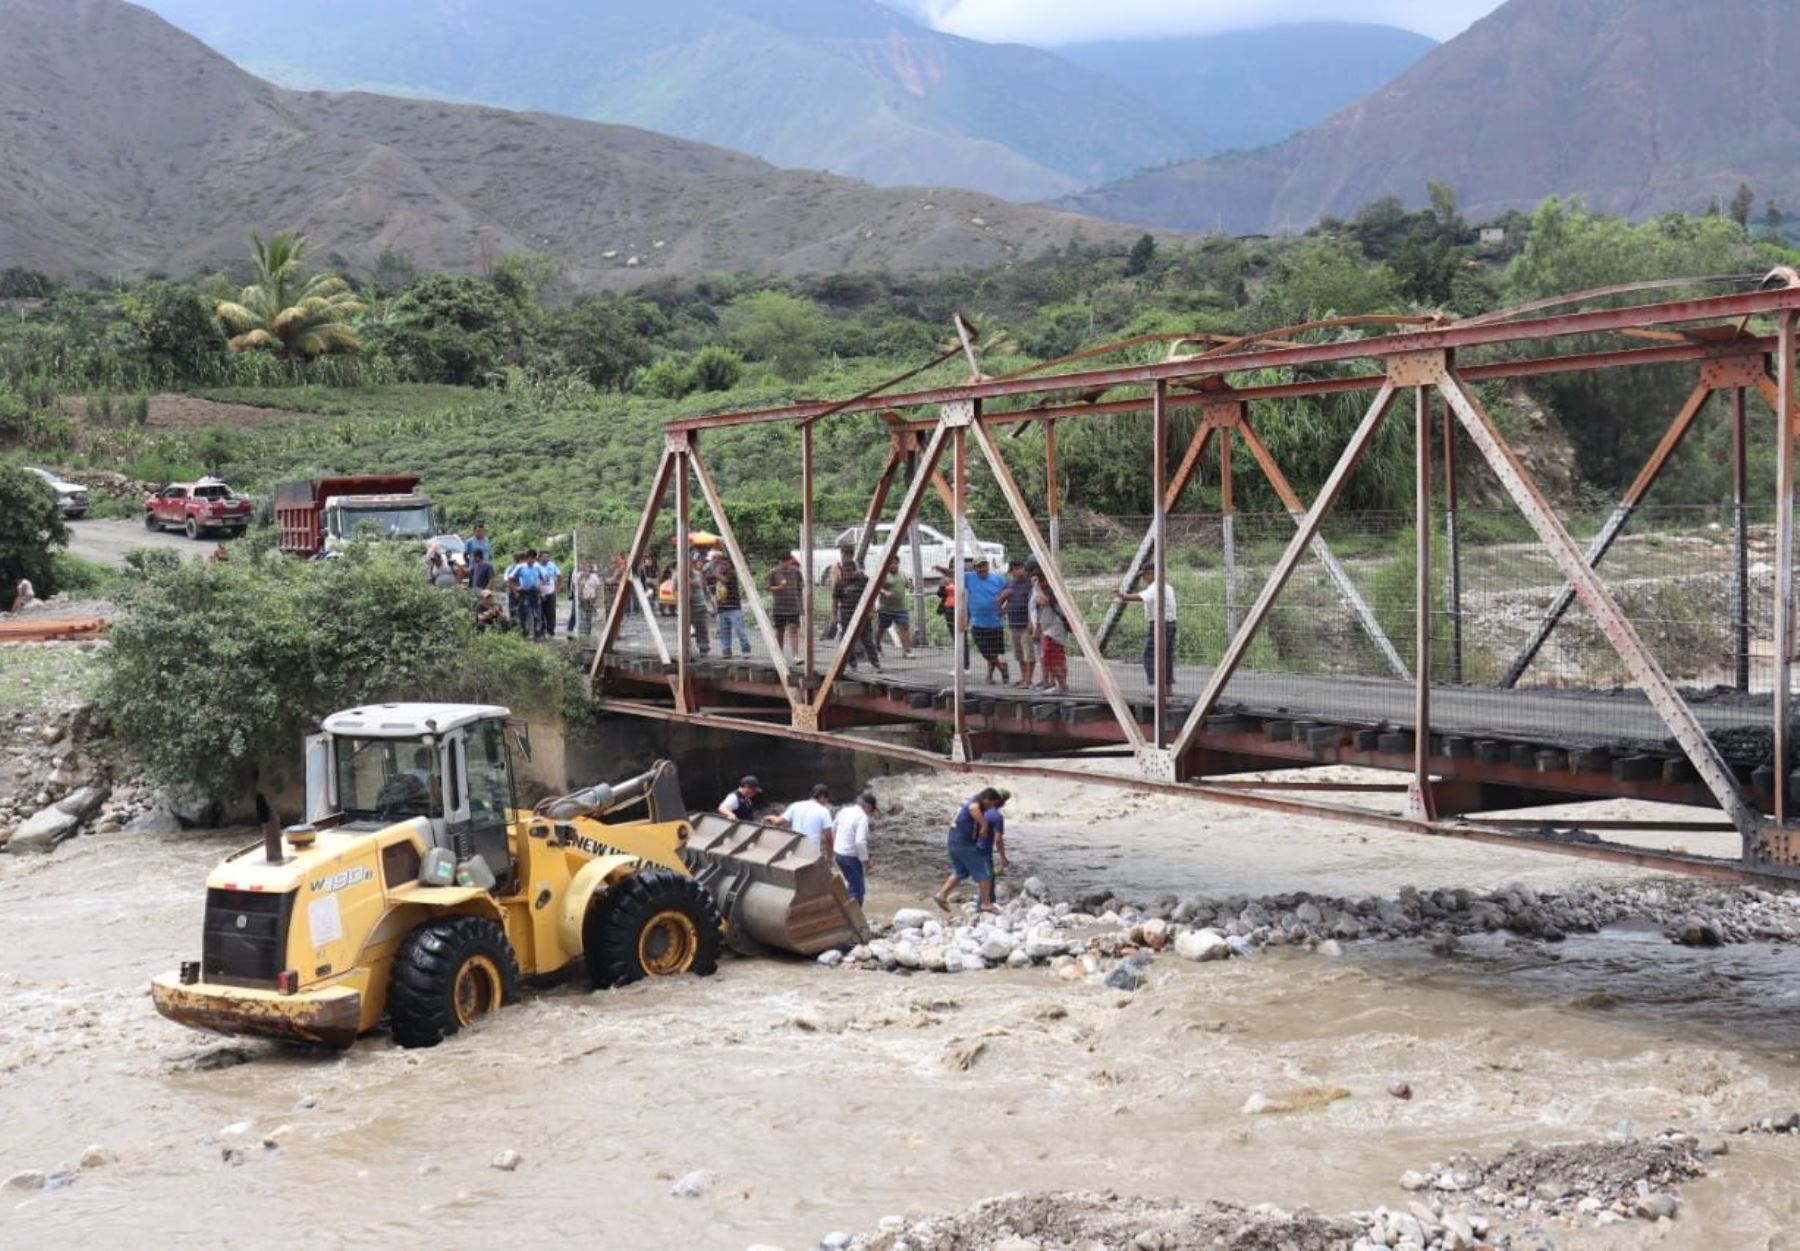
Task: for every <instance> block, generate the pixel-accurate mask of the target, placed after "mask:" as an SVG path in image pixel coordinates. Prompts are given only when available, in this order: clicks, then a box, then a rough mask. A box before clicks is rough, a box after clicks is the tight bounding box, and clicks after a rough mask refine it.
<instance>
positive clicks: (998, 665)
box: [938, 556, 1012, 682]
mask: <svg viewBox="0 0 1800 1251" xmlns="http://www.w3.org/2000/svg"><path fill="white" fill-rule="evenodd" d="M938 572H940V573H942V574H943V575H944V576H945V577H950V576H953V575H952V570H951V567H950V566H948V565H939V566H938ZM1005 589H1006V579H1005V577H1003V576H1002V575H1000V574H997V573H995V572H994V571H993V568H992V565H991V563H990V562H989V560H988V558H987V557H986V556H977V557H976V558H975V567H974V568H973V569H971V570H968V571H966V572H965V573H964V574H963V585H962V595H961V600H962V615H963V620H964V621H965V622H967V623H968V631H969V637H970V638H971V639H972V640H974V643H975V650H976V651H978V652H980V653H981V658H982V659H983V660H985V661H987V677H986V679H985V680H986V681H989V682H992V681H994V677H995V675H996V674H998V675H999V680H1000V681H1002V682H1010V681H1012V670H1011V669H1010V668H1009V667H1008V666H1007V663H1006V620H1005V618H1003V617H1002V616H1001V615H1000V592H1001V591H1003V590H1005Z"/></svg>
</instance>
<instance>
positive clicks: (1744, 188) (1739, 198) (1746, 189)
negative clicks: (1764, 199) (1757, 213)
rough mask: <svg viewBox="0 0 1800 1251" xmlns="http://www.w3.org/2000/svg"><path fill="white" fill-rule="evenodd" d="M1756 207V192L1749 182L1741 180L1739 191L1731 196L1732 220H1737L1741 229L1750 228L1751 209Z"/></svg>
mask: <svg viewBox="0 0 1800 1251" xmlns="http://www.w3.org/2000/svg"><path fill="white" fill-rule="evenodd" d="M1755 207H1756V192H1754V191H1752V190H1751V189H1750V184H1749V183H1747V182H1740V183H1739V184H1738V189H1737V191H1736V192H1735V193H1733V195H1732V197H1731V220H1732V221H1734V222H1736V223H1737V224H1738V226H1739V227H1740V228H1741V229H1744V230H1748V229H1750V210H1751V209H1753V208H1755Z"/></svg>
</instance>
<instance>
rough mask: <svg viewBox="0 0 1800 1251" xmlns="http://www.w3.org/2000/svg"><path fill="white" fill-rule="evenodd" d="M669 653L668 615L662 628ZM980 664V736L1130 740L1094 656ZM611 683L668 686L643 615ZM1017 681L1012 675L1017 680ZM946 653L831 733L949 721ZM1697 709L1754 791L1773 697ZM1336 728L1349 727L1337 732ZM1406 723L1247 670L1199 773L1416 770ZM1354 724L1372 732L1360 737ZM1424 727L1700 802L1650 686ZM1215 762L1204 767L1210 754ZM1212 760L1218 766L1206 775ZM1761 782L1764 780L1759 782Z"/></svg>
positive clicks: (1181, 707)
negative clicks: (1037, 681) (1064, 661)
mask: <svg viewBox="0 0 1800 1251" xmlns="http://www.w3.org/2000/svg"><path fill="white" fill-rule="evenodd" d="M657 627H658V628H659V629H660V630H661V632H662V634H663V639H664V645H665V646H666V647H668V648H669V649H670V650H671V653H672V652H673V649H674V645H675V638H674V625H673V622H670V621H666V620H661V621H658V622H657ZM716 644H717V640H714V650H713V654H711V655H708V656H701V657H697V658H696V659H695V661H694V663H693V664H692V666H691V667H690V673H691V675H692V678H693V681H694V684H695V688H696V692H697V695H698V697H699V698H700V700H701V702H702V703H703V704H706V705H716V704H735V705H740V706H741V705H743V704H744V702H745V700H747V699H748V700H766V701H768V702H769V704H770V706H771V707H779V706H780V704H779V701H781V700H782V699H783V698H784V696H783V692H782V689H781V685H780V682H779V679H778V676H777V674H776V671H775V669H774V666H773V665H771V664H769V663H768V661H767V659H766V657H764V656H762V655H761V649H760V647H759V648H757V649H755V651H754V652H753V654H752V655H751V656H750V657H749V658H745V657H744V656H743V655H742V654H741V653H740V654H739V655H738V656H737V657H735V658H733V659H731V660H729V661H727V660H726V659H724V658H723V657H722V656H720V655H719V654H718V652H717V647H716ZM834 647H835V644H834V643H829V642H823V641H821V642H820V643H819V644H818V645H817V647H816V653H815V664H816V665H817V666H818V668H819V669H821V670H823V669H824V668H825V666H826V665H827V663H828V662H829V660H830V658H831V655H832V649H833V648H834ZM1107 665H1108V668H1109V670H1110V671H1111V673H1112V676H1113V678H1114V680H1115V682H1116V683H1117V684H1118V685H1119V687H1120V689H1121V690H1122V691H1123V692H1124V693H1125V695H1126V697H1127V698H1128V699H1129V700H1130V701H1131V703H1132V705H1133V707H1134V709H1135V710H1136V713H1137V715H1138V717H1139V719H1140V721H1141V722H1143V723H1145V724H1146V725H1147V723H1148V721H1149V718H1150V703H1149V701H1150V692H1149V686H1148V684H1147V683H1146V681H1145V678H1144V672H1143V668H1142V665H1141V664H1140V663H1138V662H1136V661H1133V660H1122V659H1120V660H1112V659H1109V660H1108V661H1107ZM985 669H986V666H985V664H984V663H983V662H982V660H981V658H980V656H979V655H977V656H976V657H975V658H974V664H973V667H972V668H971V669H970V671H969V675H968V681H967V684H966V688H965V692H966V694H965V698H966V701H967V708H968V710H969V728H970V730H971V732H972V733H974V734H976V735H979V736H986V738H987V740H988V741H989V743H990V744H991V745H992V746H995V747H998V748H999V749H1000V750H1004V751H1007V752H1009V753H1026V752H1031V751H1035V750H1040V749H1041V750H1042V751H1043V752H1045V753H1046V754H1048V753H1051V752H1055V751H1059V750H1067V749H1070V748H1072V747H1080V746H1083V745H1089V746H1091V745H1097V744H1103V743H1116V742H1119V741H1122V740H1123V737H1124V736H1123V733H1122V732H1121V730H1120V728H1119V726H1118V724H1117V722H1116V721H1115V720H1114V718H1113V717H1112V716H1111V713H1110V711H1109V710H1108V709H1107V707H1106V704H1105V701H1104V698H1103V697H1102V696H1101V695H1100V693H1099V688H1098V686H1097V684H1096V683H1095V681H1094V675H1093V672H1092V666H1091V665H1090V664H1089V662H1088V661H1086V660H1084V659H1082V658H1080V657H1078V656H1074V655H1071V657H1070V661H1069V670H1070V673H1069V676H1070V685H1071V688H1072V691H1073V693H1072V694H1069V695H1061V696H1059V695H1049V694H1045V693H1042V692H1035V691H1024V690H1020V689H1018V688H1016V687H1012V686H1010V685H1007V684H1005V683H1001V682H992V683H990V682H987V681H985V680H984V679H983V674H984V673H985ZM607 673H608V675H609V680H608V690H609V691H610V692H612V693H615V694H618V695H627V696H630V697H634V698H643V697H645V696H646V695H649V696H652V697H655V696H660V695H662V694H663V693H665V692H666V691H667V689H668V688H667V685H666V681H665V679H664V677H663V675H662V672H661V668H660V665H659V664H658V663H657V653H656V650H655V647H654V644H653V641H652V640H651V638H650V635H649V632H648V631H647V630H646V629H645V627H644V623H643V620H642V618H640V617H632V618H630V619H628V620H627V621H626V622H625V624H624V627H623V629H622V631H621V634H620V638H619V640H618V642H617V643H616V645H615V646H614V648H613V650H612V652H611V653H610V654H609V656H608V660H607ZM1210 673H1211V669H1210V667H1207V666H1200V665H1184V666H1181V667H1180V668H1179V669H1178V670H1177V673H1176V686H1175V692H1174V695H1173V697H1172V698H1171V701H1170V713H1169V719H1170V725H1171V736H1172V734H1173V727H1176V726H1179V725H1180V723H1181V719H1182V718H1184V717H1185V716H1186V714H1187V712H1188V710H1189V709H1190V708H1191V707H1192V703H1193V700H1194V699H1195V698H1196V697H1197V695H1198V693H1199V691H1200V690H1201V688H1202V687H1203V686H1204V684H1205V682H1206V680H1207V678H1208V677H1209V676H1210ZM1013 676H1014V677H1016V676H1017V674H1016V673H1015V674H1014V675H1013ZM952 680H953V679H952V671H951V667H950V653H949V649H948V648H947V647H943V646H936V647H930V648H923V649H919V650H917V651H915V653H914V654H913V656H912V657H911V658H903V657H901V656H900V655H899V654H898V652H897V651H896V650H895V649H894V648H893V647H892V646H891V644H890V645H888V646H887V647H886V648H885V649H884V658H883V661H882V668H881V669H880V670H879V671H875V670H871V669H870V668H869V667H868V666H867V665H864V666H862V668H861V669H860V670H857V671H852V670H846V673H845V680H843V681H841V682H840V685H839V689H838V692H837V694H836V695H835V696H834V699H833V701H832V705H831V713H832V715H831V719H830V724H831V725H833V726H835V727H837V728H849V727H854V726H857V725H872V724H892V723H895V722H902V723H904V722H916V723H923V724H939V725H941V724H945V723H947V722H948V721H949V720H950V718H951V712H950V708H949V696H948V691H949V689H950V687H951V684H952ZM1691 702H1692V705H1693V708H1694V711H1695V713H1696V715H1697V716H1698V717H1699V719H1700V721H1701V723H1702V725H1703V726H1704V727H1705V728H1706V731H1707V733H1708V734H1709V735H1710V736H1712V738H1713V740H1714V741H1715V742H1716V743H1717V744H1718V745H1719V747H1720V750H1721V752H1722V754H1724V755H1725V756H1726V758H1727V759H1728V760H1730V761H1731V762H1732V764H1733V767H1734V768H1735V769H1737V770H1738V771H1739V773H1740V776H1741V777H1742V778H1743V779H1744V780H1745V781H1746V782H1750V781H1752V779H1753V770H1754V768H1755V766H1756V765H1757V764H1759V763H1761V762H1762V761H1763V760H1765V759H1766V758H1767V755H1768V750H1769V747H1768V743H1769V717H1770V702H1771V701H1770V698H1769V696H1768V695H1767V694H1762V695H1741V694H1737V693H1735V692H1734V693H1727V694H1721V695H1718V696H1716V697H1712V698H1702V697H1699V696H1694V697H1692V698H1691ZM1332 727H1337V728H1339V729H1340V730H1341V731H1342V733H1341V734H1339V735H1337V736H1333V735H1332V733H1331V732H1330V730H1331V728H1332ZM1412 729H1413V690H1412V686H1411V684H1410V683H1407V682H1403V681H1400V680H1398V679H1391V678H1389V679H1384V678H1375V677H1364V676H1346V675H1337V676H1319V675H1302V674H1292V673H1268V672H1255V671H1243V672H1240V673H1239V674H1238V675H1236V676H1235V677H1234V678H1233V680H1232V681H1231V683H1230V684H1229V685H1228V686H1227V688H1226V691H1225V695H1224V697H1223V699H1222V700H1221V702H1220V705H1219V707H1218V708H1217V709H1216V710H1215V715H1214V716H1213V717H1211V718H1209V720H1208V722H1207V725H1206V726H1205V727H1204V728H1203V732H1202V734H1201V735H1200V737H1199V738H1198V740H1197V746H1198V748H1199V750H1200V752H1201V753H1202V759H1201V760H1198V761H1196V763H1197V764H1201V765H1202V766H1203V771H1205V772H1219V771H1222V769H1223V768H1233V767H1244V768H1253V767H1262V766H1267V765H1270V764H1294V763H1317V764H1326V763H1356V764H1368V765H1376V766H1378V767H1390V768H1400V767H1408V764H1407V762H1406V761H1403V760H1401V759H1400V757H1402V756H1404V757H1407V758H1408V759H1409V758H1410V754H1411V747H1410V744H1407V745H1406V746H1404V747H1403V748H1401V747H1398V746H1397V740H1396V739H1394V738H1391V737H1390V738H1385V739H1384V738H1382V737H1380V736H1378V734H1377V733H1376V732H1377V731H1379V732H1381V733H1382V734H1386V735H1399V734H1404V732H1407V731H1411V730H1412ZM1358 730H1361V731H1363V733H1361V734H1357V733H1356V731H1358ZM1431 731H1432V747H1433V753H1432V754H1433V756H1434V760H1435V763H1434V771H1435V772H1437V773H1438V774H1439V776H1441V777H1444V778H1445V779H1446V780H1456V779H1459V778H1462V779H1468V780H1473V781H1481V782H1486V783H1497V784H1501V785H1508V786H1513V787H1524V788H1528V789H1530V790H1532V791H1534V792H1542V793H1543V794H1544V795H1546V796H1552V795H1557V796H1584V797H1596V796H1603V795H1632V796H1639V797H1642V798H1650V799H1663V800H1669V799H1673V800H1677V801H1682V802H1696V803H1706V802H1707V799H1706V796H1705V794H1704V791H1703V788H1700V787H1698V786H1696V785H1695V784H1694V780H1693V776H1692V773H1691V770H1689V769H1688V768H1687V767H1686V762H1685V760H1684V759H1683V758H1682V755H1681V753H1680V751H1679V750H1678V749H1677V748H1676V746H1675V745H1674V743H1673V741H1672V740H1671V739H1670V736H1669V733H1668V731H1667V729H1666V728H1665V727H1664V726H1663V724H1662V721H1661V720H1660V718H1659V717H1658V716H1657V715H1656V713H1655V711H1654V710H1653V709H1652V707H1651V706H1650V703H1649V700H1648V699H1647V698H1646V697H1645V696H1644V695H1643V693H1642V692H1640V691H1636V690H1630V689H1621V690H1608V691H1582V690H1549V689H1515V690H1501V689H1497V688H1492V687H1474V686H1449V685H1443V686H1434V687H1433V689H1432V706H1431ZM1207 753H1211V755H1212V756H1213V757H1214V759H1212V760H1211V761H1206V760H1205V759H1204V756H1205V754H1207ZM1208 763H1210V764H1211V765H1212V766H1213V767H1212V768H1204V766H1205V765H1206V764H1208ZM1764 784H1765V785H1766V780H1765V783H1764Z"/></svg>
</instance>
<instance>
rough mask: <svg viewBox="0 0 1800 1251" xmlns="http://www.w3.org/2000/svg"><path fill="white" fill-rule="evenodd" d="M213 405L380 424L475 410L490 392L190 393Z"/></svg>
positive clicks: (404, 386) (400, 386) (407, 388)
mask: <svg viewBox="0 0 1800 1251" xmlns="http://www.w3.org/2000/svg"><path fill="white" fill-rule="evenodd" d="M191 394H193V395H194V396H196V397H198V398H199V399H203V400H212V401H213V402H214V403H218V404H247V405H250V406H251V407H253V408H277V409H284V410H286V411H288V412H292V413H305V414H309V415H311V416H316V417H354V418H363V419H373V420H384V419H388V418H394V417H409V416H424V415H428V414H431V413H437V412H445V411H456V410H461V409H468V408H476V407H479V406H480V405H482V404H484V403H486V402H487V401H488V400H489V399H490V398H491V396H492V392H489V391H482V390H477V389H475V388H473V387H452V386H440V385H434V384H428V383H394V384H392V385H388V386H364V387H323V386H310V387H204V388H201V389H198V390H195V391H193V392H191Z"/></svg>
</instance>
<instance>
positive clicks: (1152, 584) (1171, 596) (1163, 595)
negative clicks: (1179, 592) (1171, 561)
mask: <svg viewBox="0 0 1800 1251" xmlns="http://www.w3.org/2000/svg"><path fill="white" fill-rule="evenodd" d="M1138 576H1139V578H1140V579H1141V580H1142V582H1143V585H1142V586H1141V587H1139V588H1138V590H1137V591H1135V592H1131V593H1127V592H1125V591H1120V592H1119V593H1118V597H1119V598H1120V599H1122V600H1137V601H1139V602H1141V603H1142V604H1143V605H1144V627H1145V628H1144V681H1145V682H1148V683H1149V684H1151V685H1152V686H1155V685H1157V680H1156V625H1157V621H1158V620H1159V619H1160V620H1161V622H1162V628H1163V672H1162V683H1161V685H1162V688H1163V693H1164V694H1165V695H1166V694H1167V693H1168V692H1169V689H1170V688H1171V687H1172V686H1173V685H1174V683H1175V639H1176V636H1177V634H1178V631H1179V626H1178V624H1177V622H1176V620H1175V588H1174V587H1172V586H1170V587H1165V586H1163V585H1162V584H1161V583H1160V582H1158V581H1157V580H1156V571H1155V570H1154V569H1149V568H1146V569H1144V570H1143V571H1142V572H1141V573H1140V574H1139V575H1138Z"/></svg>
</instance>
